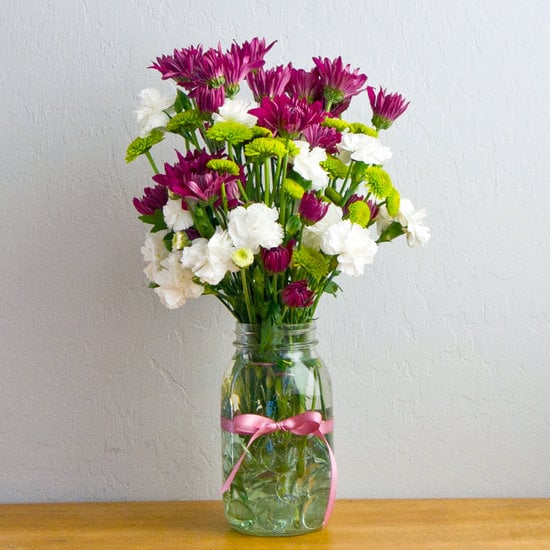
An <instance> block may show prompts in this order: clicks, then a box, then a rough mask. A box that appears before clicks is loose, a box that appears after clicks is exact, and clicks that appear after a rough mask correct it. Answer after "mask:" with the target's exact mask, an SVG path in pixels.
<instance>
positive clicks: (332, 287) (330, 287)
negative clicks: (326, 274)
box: [323, 281, 342, 296]
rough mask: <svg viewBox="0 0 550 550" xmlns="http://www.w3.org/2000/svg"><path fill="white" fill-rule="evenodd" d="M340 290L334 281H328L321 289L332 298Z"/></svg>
mask: <svg viewBox="0 0 550 550" xmlns="http://www.w3.org/2000/svg"><path fill="white" fill-rule="evenodd" d="M339 290H342V289H341V288H340V287H339V286H338V285H337V284H336V283H335V282H334V281H329V282H328V283H327V284H326V285H325V288H323V292H326V293H327V294H332V295H333V296H336V293H337V292H338V291H339Z"/></svg>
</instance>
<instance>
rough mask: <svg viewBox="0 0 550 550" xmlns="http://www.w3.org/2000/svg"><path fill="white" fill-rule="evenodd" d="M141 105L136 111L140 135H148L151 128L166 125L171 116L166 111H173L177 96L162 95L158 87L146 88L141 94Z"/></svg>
mask: <svg viewBox="0 0 550 550" xmlns="http://www.w3.org/2000/svg"><path fill="white" fill-rule="evenodd" d="M139 99H140V105H139V107H138V108H137V109H136V110H135V111H134V116H135V117H136V120H137V123H138V126H139V135H140V136H141V137H146V136H148V135H149V133H150V132H151V130H153V129H155V128H160V127H162V126H166V124H168V121H169V120H170V117H169V116H168V115H167V114H166V113H165V112H164V111H169V112H170V111H172V110H173V107H174V102H175V99H176V98H175V96H174V95H173V94H172V95H169V96H168V95H162V94H161V92H160V91H159V90H157V89H156V88H145V90H141V92H140V94H139Z"/></svg>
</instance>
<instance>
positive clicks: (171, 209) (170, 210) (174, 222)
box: [162, 199, 193, 231]
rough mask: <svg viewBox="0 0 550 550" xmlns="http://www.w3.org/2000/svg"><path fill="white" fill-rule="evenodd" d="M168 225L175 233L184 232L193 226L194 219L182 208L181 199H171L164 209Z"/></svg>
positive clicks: (163, 212)
mask: <svg viewBox="0 0 550 550" xmlns="http://www.w3.org/2000/svg"><path fill="white" fill-rule="evenodd" d="M162 214H163V215H164V221H165V222H166V225H167V226H168V227H169V228H170V229H173V230H174V231H183V230H184V229H189V227H191V226H192V225H193V217H192V216H191V214H190V212H189V211H188V210H184V209H183V208H182V206H181V199H169V200H168V202H167V203H166V204H165V205H164V206H163V207H162Z"/></svg>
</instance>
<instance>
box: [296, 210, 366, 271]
mask: <svg viewBox="0 0 550 550" xmlns="http://www.w3.org/2000/svg"><path fill="white" fill-rule="evenodd" d="M365 206H366V205H365ZM292 263H293V265H294V266H295V267H301V268H302V269H304V270H305V271H306V273H307V274H308V275H309V276H310V277H313V278H314V279H315V280H317V281H319V280H321V279H322V278H323V277H326V275H328V272H329V269H330V258H328V257H327V256H325V255H324V254H323V253H322V252H320V251H318V250H313V249H312V248H307V247H305V246H301V247H300V248H298V249H297V250H295V251H294V254H293V256H292Z"/></svg>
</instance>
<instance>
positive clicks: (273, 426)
mask: <svg viewBox="0 0 550 550" xmlns="http://www.w3.org/2000/svg"><path fill="white" fill-rule="evenodd" d="M221 427H222V429H223V430H225V431H226V432H231V433H234V434H239V435H251V436H252V437H251V438H250V441H249V442H248V445H247V446H246V449H247V450H248V449H250V446H251V445H252V443H254V441H256V439H258V438H259V437H261V436H262V435H266V434H270V433H273V432H277V431H282V432H292V433H293V434H296V435H315V436H317V437H319V438H320V439H321V440H322V441H323V442H324V443H325V445H326V446H327V449H328V454H329V458H330V470H331V479H330V489H329V496H328V505H327V511H326V513H325V517H324V520H323V527H324V526H325V525H326V523H327V521H328V519H329V517H330V514H331V513H332V508H333V506H334V501H335V500H336V481H337V479H338V473H337V469H336V459H335V458H334V453H333V452H332V449H331V448H330V445H329V443H328V441H327V439H326V437H325V434H327V433H330V432H332V429H333V421H332V420H323V416H322V415H321V413H319V412H317V411H307V412H304V413H301V414H297V415H296V416H291V417H290V418H285V420H281V421H279V422H275V421H274V420H272V419H271V418H267V417H265V416H260V415H258V414H239V415H237V416H235V418H233V420H228V419H227V418H224V417H223V416H222V417H221ZM245 456H246V451H245V452H243V454H242V455H241V457H240V458H239V460H238V461H237V463H236V464H235V466H234V467H233V470H231V473H230V474H229V476H228V478H227V479H226V480H225V483H224V484H223V486H222V488H221V493H225V492H226V491H227V490H228V489H229V487H231V483H233V480H234V479H235V476H236V475H237V472H238V471H239V468H240V467H241V464H242V461H243V460H244V457H245Z"/></svg>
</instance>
